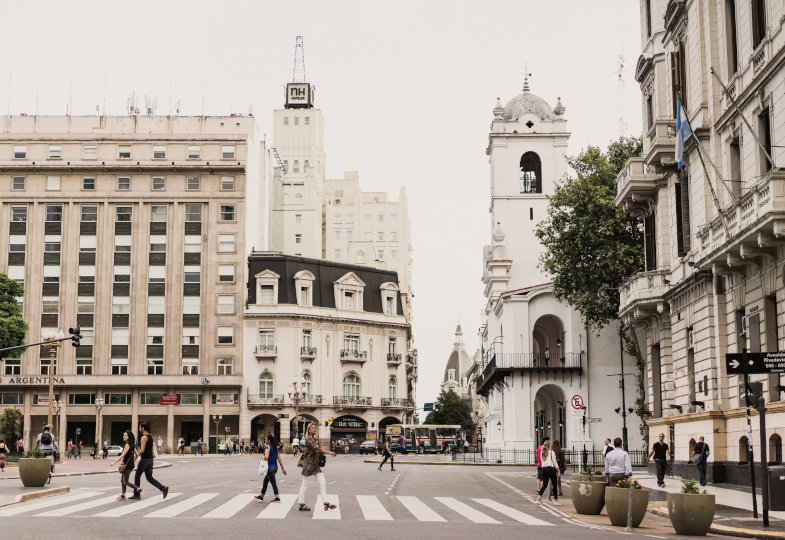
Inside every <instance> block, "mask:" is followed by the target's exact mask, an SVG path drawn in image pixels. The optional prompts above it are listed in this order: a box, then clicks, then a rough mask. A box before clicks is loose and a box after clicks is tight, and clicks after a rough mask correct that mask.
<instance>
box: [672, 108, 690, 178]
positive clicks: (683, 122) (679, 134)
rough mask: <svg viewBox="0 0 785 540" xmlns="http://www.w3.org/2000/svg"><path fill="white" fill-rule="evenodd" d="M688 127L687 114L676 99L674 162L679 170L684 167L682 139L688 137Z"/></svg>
mask: <svg viewBox="0 0 785 540" xmlns="http://www.w3.org/2000/svg"><path fill="white" fill-rule="evenodd" d="M690 133H692V132H691V131H690V126H689V125H688V124H687V112H686V111H685V110H684V107H683V106H682V104H681V98H678V97H677V98H676V161H677V162H678V163H679V169H681V168H682V167H684V139H686V138H687V137H689V136H690Z"/></svg>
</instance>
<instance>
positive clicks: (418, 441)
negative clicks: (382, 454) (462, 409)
mask: <svg viewBox="0 0 785 540" xmlns="http://www.w3.org/2000/svg"><path fill="white" fill-rule="evenodd" d="M386 435H388V436H389V437H390V449H391V450H392V451H393V452H401V453H402V454H408V453H409V452H416V453H418V454H422V453H424V452H441V451H442V449H443V447H444V445H445V443H446V445H447V446H449V447H450V448H452V446H453V445H455V444H456V441H458V440H459V438H460V435H461V426H460V425H458V424H455V425H441V424H422V425H420V424H390V425H389V426H387V430H386Z"/></svg>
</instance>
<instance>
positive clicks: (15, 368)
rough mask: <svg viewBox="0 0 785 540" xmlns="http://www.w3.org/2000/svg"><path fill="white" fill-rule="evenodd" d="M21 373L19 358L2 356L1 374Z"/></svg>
mask: <svg viewBox="0 0 785 540" xmlns="http://www.w3.org/2000/svg"><path fill="white" fill-rule="evenodd" d="M21 373H22V359H21V358H3V375H19V374H21Z"/></svg>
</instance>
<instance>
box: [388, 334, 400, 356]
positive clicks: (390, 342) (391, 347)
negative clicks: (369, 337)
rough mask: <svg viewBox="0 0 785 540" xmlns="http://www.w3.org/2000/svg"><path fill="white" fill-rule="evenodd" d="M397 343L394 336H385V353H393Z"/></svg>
mask: <svg viewBox="0 0 785 540" xmlns="http://www.w3.org/2000/svg"><path fill="white" fill-rule="evenodd" d="M397 345H398V341H397V340H396V339H395V338H394V337H391V338H387V354H395V348H396V346H397Z"/></svg>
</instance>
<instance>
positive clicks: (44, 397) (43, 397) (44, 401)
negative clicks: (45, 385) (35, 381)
mask: <svg viewBox="0 0 785 540" xmlns="http://www.w3.org/2000/svg"><path fill="white" fill-rule="evenodd" d="M38 404H39V405H49V394H38Z"/></svg>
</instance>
